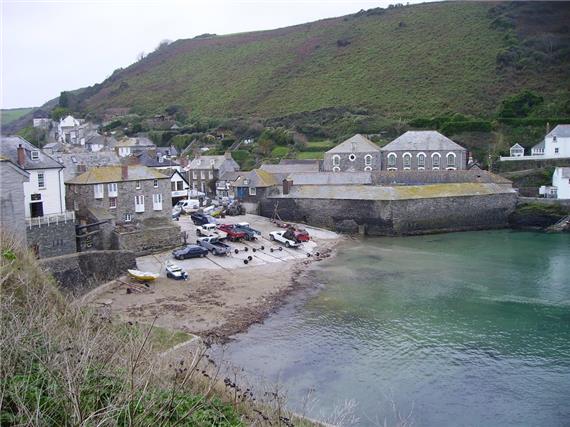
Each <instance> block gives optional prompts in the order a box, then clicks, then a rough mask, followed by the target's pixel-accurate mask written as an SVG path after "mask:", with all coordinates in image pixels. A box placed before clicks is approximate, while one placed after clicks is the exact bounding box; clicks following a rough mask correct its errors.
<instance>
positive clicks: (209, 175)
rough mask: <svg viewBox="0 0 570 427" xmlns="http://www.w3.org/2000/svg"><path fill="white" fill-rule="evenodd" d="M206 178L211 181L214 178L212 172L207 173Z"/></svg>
mask: <svg viewBox="0 0 570 427" xmlns="http://www.w3.org/2000/svg"><path fill="white" fill-rule="evenodd" d="M208 178H210V179H213V178H214V172H212V171H210V172H208Z"/></svg>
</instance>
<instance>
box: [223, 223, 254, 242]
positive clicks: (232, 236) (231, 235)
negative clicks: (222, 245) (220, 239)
mask: <svg viewBox="0 0 570 427" xmlns="http://www.w3.org/2000/svg"><path fill="white" fill-rule="evenodd" d="M218 229H220V230H222V231H223V232H224V233H226V234H227V235H228V237H227V238H228V239H229V240H231V241H232V242H235V241H236V240H241V239H245V238H246V236H247V235H246V234H245V233H244V232H243V231H239V230H236V229H235V228H234V226H233V224H221V225H218Z"/></svg>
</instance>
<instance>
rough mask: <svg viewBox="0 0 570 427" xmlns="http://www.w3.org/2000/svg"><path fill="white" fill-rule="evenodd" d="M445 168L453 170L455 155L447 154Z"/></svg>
mask: <svg viewBox="0 0 570 427" xmlns="http://www.w3.org/2000/svg"><path fill="white" fill-rule="evenodd" d="M446 160H447V167H448V168H453V169H455V153H447V156H446Z"/></svg>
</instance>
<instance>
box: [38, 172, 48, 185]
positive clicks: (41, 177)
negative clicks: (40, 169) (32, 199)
mask: <svg viewBox="0 0 570 427" xmlns="http://www.w3.org/2000/svg"><path fill="white" fill-rule="evenodd" d="M38 188H46V177H45V174H44V173H38Z"/></svg>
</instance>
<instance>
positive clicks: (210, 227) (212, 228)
mask: <svg viewBox="0 0 570 427" xmlns="http://www.w3.org/2000/svg"><path fill="white" fill-rule="evenodd" d="M196 234H197V235H198V236H204V237H219V238H220V240H224V239H225V238H226V237H228V234H227V233H226V232H225V231H222V230H219V229H218V227H216V224H203V225H199V226H198V227H196Z"/></svg>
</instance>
